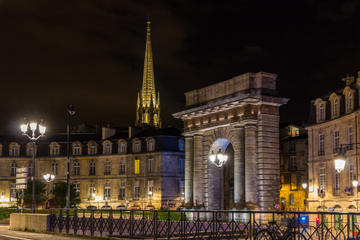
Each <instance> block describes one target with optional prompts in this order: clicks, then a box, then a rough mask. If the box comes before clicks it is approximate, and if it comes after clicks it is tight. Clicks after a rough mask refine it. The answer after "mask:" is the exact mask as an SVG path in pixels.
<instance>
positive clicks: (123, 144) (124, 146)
mask: <svg viewBox="0 0 360 240" xmlns="http://www.w3.org/2000/svg"><path fill="white" fill-rule="evenodd" d="M120 153H126V144H125V143H124V142H121V143H120Z"/></svg>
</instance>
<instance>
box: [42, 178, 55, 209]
mask: <svg viewBox="0 0 360 240" xmlns="http://www.w3.org/2000/svg"><path fill="white" fill-rule="evenodd" d="M43 179H44V180H45V182H47V183H49V184H50V183H51V182H52V181H54V179H55V175H54V174H50V173H47V174H44V175H43ZM49 192H50V191H49V190H48V191H47V201H46V208H48V206H50V202H49Z"/></svg>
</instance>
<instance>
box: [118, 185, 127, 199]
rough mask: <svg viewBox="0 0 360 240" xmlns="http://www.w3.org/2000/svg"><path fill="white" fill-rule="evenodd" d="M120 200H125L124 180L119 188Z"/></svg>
mask: <svg viewBox="0 0 360 240" xmlns="http://www.w3.org/2000/svg"><path fill="white" fill-rule="evenodd" d="M118 200H125V183H124V182H122V183H121V185H120V188H119V196H118Z"/></svg>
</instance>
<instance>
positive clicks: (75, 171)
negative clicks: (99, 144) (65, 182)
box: [74, 161, 80, 176]
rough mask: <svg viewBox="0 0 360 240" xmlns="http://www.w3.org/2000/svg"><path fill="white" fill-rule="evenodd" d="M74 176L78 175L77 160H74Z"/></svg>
mask: <svg viewBox="0 0 360 240" xmlns="http://www.w3.org/2000/svg"><path fill="white" fill-rule="evenodd" d="M74 176H80V163H79V162H78V161H75V162H74Z"/></svg>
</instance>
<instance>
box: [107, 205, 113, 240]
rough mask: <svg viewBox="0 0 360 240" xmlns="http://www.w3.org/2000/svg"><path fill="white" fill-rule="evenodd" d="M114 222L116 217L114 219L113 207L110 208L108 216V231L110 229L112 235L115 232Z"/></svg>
mask: <svg viewBox="0 0 360 240" xmlns="http://www.w3.org/2000/svg"><path fill="white" fill-rule="evenodd" d="M113 223H114V219H113V215H112V209H110V212H109V217H108V231H109V236H110V237H111V236H112V235H113V232H114V229H113Z"/></svg>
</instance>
